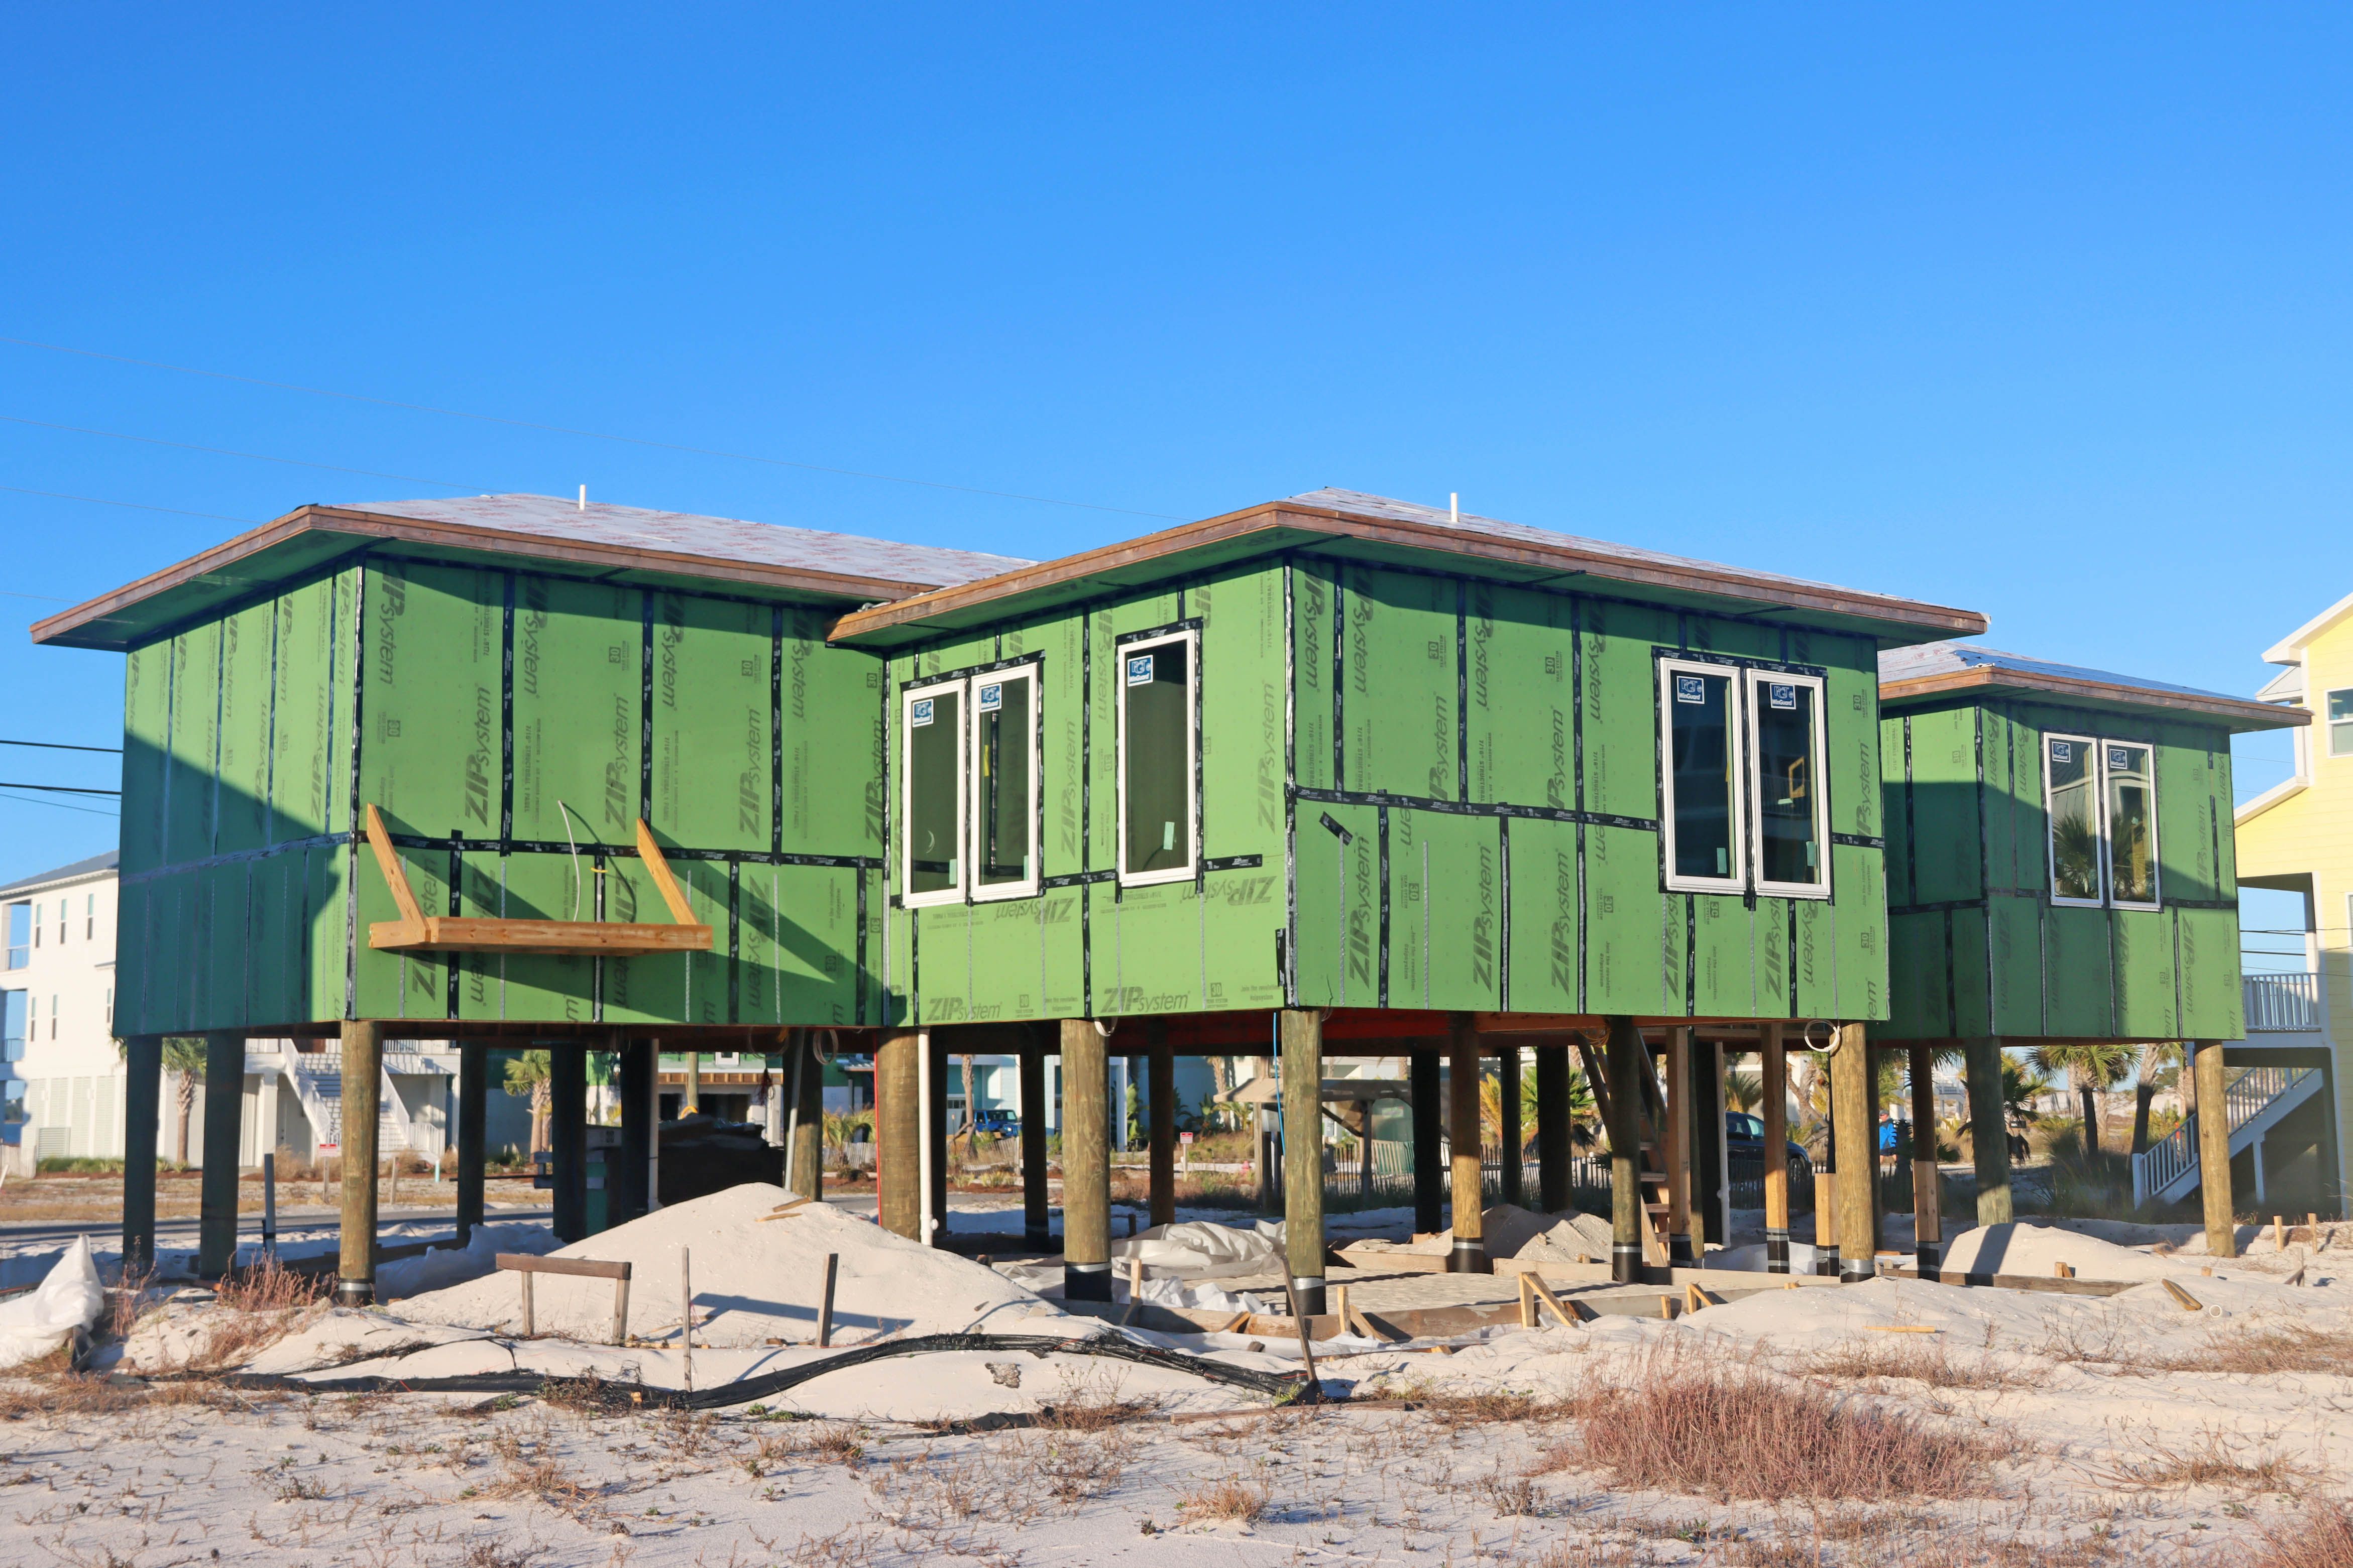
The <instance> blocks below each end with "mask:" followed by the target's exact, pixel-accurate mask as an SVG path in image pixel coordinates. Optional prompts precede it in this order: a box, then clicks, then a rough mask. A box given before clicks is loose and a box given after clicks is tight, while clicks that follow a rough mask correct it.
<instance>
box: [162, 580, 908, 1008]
mask: <svg viewBox="0 0 2353 1568" xmlns="http://www.w3.org/2000/svg"><path fill="white" fill-rule="evenodd" d="M833 613H834V612H833V611H831V610H827V609H820V608H816V607H809V606H802V605H776V604H770V603H761V602H754V601H752V600H748V599H742V598H734V597H728V596H724V595H700V594H692V593H684V592H674V591H665V590H659V589H649V588H640V587H623V586H616V585H612V584H599V583H594V582H582V581H577V580H572V579H566V578H561V577H551V576H543V575H540V574H535V573H532V572H527V571H504V570H498V569H494V568H480V567H474V566H461V565H451V564H447V563H436V562H427V561H417V560H409V559H403V558H400V557H398V556H396V555H391V554H387V553H384V552H377V553H372V554H369V555H367V556H365V557H364V558H360V559H357V560H354V561H353V562H351V563H348V564H346V565H343V566H342V567H341V568H340V569H337V570H334V571H332V572H330V573H328V574H324V575H322V576H320V577H318V578H316V579H315V580H313V581H309V582H303V583H297V584H288V585H285V586H283V587H282V588H280V590H279V591H277V592H276V593H275V594H274V595H272V596H269V597H267V598H264V599H262V600H260V601H259V602H257V603H253V604H250V605H247V606H246V607H244V608H242V609H238V610H237V611H235V612H234V613H232V614H228V615H227V616H223V617H222V618H220V619H218V620H216V621H209V622H206V623H203V624H199V625H196V626H190V627H187V628H186V629H185V630H182V631H180V632H178V633H176V634H174V635H173V636H170V637H165V638H164V639H163V640H161V641H158V642H153V643H150V644H148V645H146V646H144V647H139V648H136V649H134V650H132V652H131V654H130V656H129V672H128V676H127V678H126V679H127V684H126V692H125V707H126V713H127V719H126V735H127V739H126V742H125V750H126V755H125V758H124V769H123V779H124V782H123V792H124V794H123V845H122V872H123V876H122V881H123V897H124V900H125V906H126V907H125V912H124V920H125V921H126V924H125V928H124V929H125V931H126V933H129V932H134V931H135V932H136V933H138V934H137V939H136V940H135V941H133V942H125V943H124V944H123V949H122V960H121V962H122V964H123V973H122V974H121V980H120V983H119V985H118V990H119V993H120V995H119V999H118V1006H119V1008H120V1013H119V1016H118V1020H117V1027H118V1028H119V1029H120V1030H121V1032H123V1033H125V1034H146V1033H164V1032H183V1031H189V1032H193V1031H197V1030H204V1029H227V1028H247V1029H257V1030H267V1029H269V1028H272V1027H283V1026H300V1025H302V1024H306V1023H322V1022H329V1021H332V1020H336V1019H340V1018H347V1017H372V1018H385V1019H417V1020H459V1021H470V1022H472V1021H479V1022H520V1023H533V1022H544V1023H549V1024H591V1023H604V1024H616V1025H618V1024H664V1023H667V1024H697V1025H770V1026H776V1025H807V1024H838V1025H853V1024H859V1023H863V1022H872V1021H875V1020H876V1019H877V1018H878V1017H879V1015H880V1012H881V992H880V987H879V984H878V983H877V982H876V980H875V979H874V977H873V970H874V968H875V967H876V961H877V960H879V956H880V954H879V942H880V936H881V933H880V931H879V927H878V926H877V925H876V924H875V922H874V921H872V918H871V917H872V913H873V911H874V910H875V908H876V907H877V906H878V904H879V902H880V892H881V889H880V881H879V873H880V867H881V853H882V839H881V835H882V816H881V800H882V795H881V754H880V746H881V699H882V665H881V659H880V658H876V657H875V656H872V655H870V654H865V653H861V652H859V651H857V650H854V649H845V648H833V647H827V646H826V644H825V640H824V632H825V627H826V625H827V624H828V621H829V619H830V617H831V615H832V614H833ZM366 805H375V806H377V807H378V808H379V809H380V810H381V811H382V813H383V815H384V819H385V824H386V826H387V827H388V828H389V829H390V831H391V833H392V834H393V836H394V842H395V844H396V847H397V852H398V854H399V857H400V858H401V861H402V864H403V866H404V868H406V872H407V875H408V879H409V881H410V884H411V886H412V887H413V888H414V889H415V891H416V893H417V898H418V900H419V901H420V903H421V904H422V905H423V907H424V908H425V909H426V910H428V911H429V912H434V913H447V914H450V915H464V916H476V917H503V918H507V919H525V920H559V921H560V920H584V921H588V920H604V921H667V920H668V919H669V915H668V911H667V909H666V907H665V906H664V904H663V901H662V899H661V897H660V895H659V891H658V890H657V889H655V887H654V886H653V884H652V882H651V881H650V880H649V877H648V874H647V871H646V868H645V867H644V865H643V863H642V862H641V861H640V860H639V859H638V854H637V851H636V848H635V824H636V822H637V820H638V818H639V817H643V818H644V819H645V820H646V821H647V822H648V823H649V825H650V826H651V828H652V830H653V832H654V835H655V837H656V840H657V842H658V843H659V844H660V845H661V846H662V847H663V849H664V853H665V855H666V856H667V858H669V859H670V864H671V867H672V868H673V870H674V872H675V873H676V875H677V876H678V879H679V880H680V882H681V885H682V887H683V888H684V889H686V893H687V897H688V899H689V900H690V902H691V905H692V907H693V910H694V913H695V916H696V918H697V919H698V920H700V921H706V922H707V923H709V924H710V925H711V926H712V928H713V940H712V951H711V952H694V953H689V954H677V953H666V954H659V955H653V956H637V957H618V956H606V957H579V956H559V955H547V954H528V953H491V952H459V953H450V952H379V951H376V950H375V949H373V948H371V947H370V946H369V945H368V939H367V930H368V926H369V924H370V922H372V921H390V920H394V919H396V917H397V911H396V909H395V907H394V904H393V900H392V894H391V891H390V889H388V888H387V887H386V885H385V880H384V879H383V877H382V876H381V875H380V874H379V873H378V871H377V870H376V868H375V866H374V864H373V863H372V860H371V858H370V857H369V856H368V854H367V852H366V850H365V849H364V847H363V846H362V845H361V844H359V843H358V842H356V841H355V837H354V834H353V827H354V825H355V824H356V823H358V821H359V820H360V813H361V812H362V811H363V809H364V807H365V806H366Z"/></svg>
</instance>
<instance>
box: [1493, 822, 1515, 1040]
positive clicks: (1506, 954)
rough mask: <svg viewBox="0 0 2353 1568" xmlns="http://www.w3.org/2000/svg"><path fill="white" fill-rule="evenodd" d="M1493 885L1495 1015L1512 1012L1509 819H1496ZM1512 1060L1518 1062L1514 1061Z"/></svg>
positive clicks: (1510, 834) (1510, 835)
mask: <svg viewBox="0 0 2353 1568" xmlns="http://www.w3.org/2000/svg"><path fill="white" fill-rule="evenodd" d="M1495 853H1496V856H1497V858H1498V862H1499V864H1498V867H1497V869H1496V873H1495V882H1496V888H1497V890H1498V892H1497V896H1498V899H1499V907H1498V909H1497V910H1496V915H1495V932H1496V935H1495V1011H1497V1012H1498V1013H1508V1012H1510V1011H1511V1010H1512V819H1511V818H1510V817H1508V816H1499V817H1497V818H1496V819H1495ZM1516 1059H1517V1058H1514V1060H1516Z"/></svg>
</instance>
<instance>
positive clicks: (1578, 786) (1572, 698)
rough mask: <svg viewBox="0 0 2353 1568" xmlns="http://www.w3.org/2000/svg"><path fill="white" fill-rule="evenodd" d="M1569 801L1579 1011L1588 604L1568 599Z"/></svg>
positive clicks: (1585, 920)
mask: <svg viewBox="0 0 2353 1568" xmlns="http://www.w3.org/2000/svg"><path fill="white" fill-rule="evenodd" d="M1567 597H1568V749H1569V788H1570V795H1569V798H1570V800H1571V801H1572V802H1574V803H1575V806H1576V810H1577V1011H1578V1012H1580V1013H1582V1012H1584V1011H1586V1006H1587V997H1586V993H1587V991H1588V984H1587V981H1586V967H1587V959H1586V943H1587V939H1588V936H1589V935H1590V933H1591V930H1592V925H1593V921H1592V918H1591V917H1592V910H1591V908H1590V903H1591V900H1589V899H1588V898H1587V896H1586V891H1585V601H1584V599H1583V598H1582V597H1581V596H1580V595H1576V594H1571V595H1568V596H1567Z"/></svg>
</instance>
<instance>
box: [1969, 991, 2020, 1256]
mask: <svg viewBox="0 0 2353 1568" xmlns="http://www.w3.org/2000/svg"><path fill="white" fill-rule="evenodd" d="M1964 1050H1965V1051H1966V1053H1967V1061H1968V1089H1969V1143H1970V1145H1971V1148H1970V1153H1969V1161H1970V1163H1971V1165H1972V1166H1973V1167H1974V1168H1975V1169H1976V1172H1977V1184H1978V1224H1979V1225H2008V1224H2010V1222H2011V1221H2012V1220H2013V1219H2015V1218H2017V1209H2016V1206H2015V1205H2013V1204H2012V1203H2011V1201H2010V1121H2009V1117H2008V1114H2007V1112H2006V1110H2005V1109H2004V1107H2003V1103H2002V1098H2001V1041H2000V1039H1998V1038H1993V1037H1979V1038H1977V1039H1973V1040H1971V1041H1969V1042H1968V1045H1967V1046H1966V1047H1964Z"/></svg>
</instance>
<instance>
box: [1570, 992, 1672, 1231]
mask: <svg viewBox="0 0 2353 1568" xmlns="http://www.w3.org/2000/svg"><path fill="white" fill-rule="evenodd" d="M1577 1056H1578V1058H1579V1059H1580V1060H1581V1061H1582V1062H1583V1064H1584V1067H1585V1081H1586V1083H1587V1085H1588V1087H1589V1088H1590V1089H1591V1090H1592V1094H1593V1108H1594V1110H1597V1111H1599V1113H1600V1115H1601V1121H1602V1125H1603V1126H1605V1127H1607V1126H1609V1125H1612V1124H1613V1123H1614V1122H1615V1121H1616V1118H1614V1117H1613V1116H1611V1115H1610V1113H1609V1079H1608V1076H1607V1075H1606V1074H1605V1073H1603V1072H1602V1070H1601V1063H1600V1060H1599V1053H1598V1052H1596V1051H1595V1050H1594V1048H1593V1046H1592V1044H1591V1042H1589V1041H1588V1040H1587V1039H1586V1037H1584V1036H1582V1035H1579V1036H1577ZM1641 1085H1642V1093H1641V1105H1640V1106H1638V1107H1637V1108H1636V1110H1635V1124H1636V1126H1637V1127H1638V1128H1639V1129H1640V1131H1641V1142H1639V1143H1638V1144H1637V1146H1636V1147H1637V1150H1638V1152H1637V1154H1636V1156H1635V1163H1636V1166H1637V1170H1638V1178H1637V1179H1638V1180H1639V1181H1640V1183H1641V1188H1642V1205H1641V1215H1642V1261H1643V1262H1644V1263H1645V1264H1647V1265H1649V1266H1650V1267H1651V1268H1667V1267H1669V1266H1670V1263H1671V1262H1672V1258H1671V1257H1670V1254H1669V1251H1668V1241H1667V1234H1668V1226H1669V1223H1670V1217H1671V1216H1672V1214H1673V1212H1674V1205H1672V1203H1671V1202H1670V1201H1669V1186H1668V1179H1667V1156H1666V1145H1665V1140H1664V1138H1663V1137H1662V1135H1661V1134H1662V1130H1663V1129H1664V1128H1665V1126H1666V1121H1667V1110H1666V1096H1665V1094H1664V1092H1663V1091H1662V1089H1660V1087H1659V1074H1658V1069H1657V1067H1656V1066H1655V1065H1654V1064H1653V1063H1652V1062H1651V1052H1650V1047H1647V1046H1645V1047H1643V1050H1642V1072H1641Z"/></svg>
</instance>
